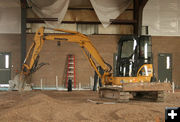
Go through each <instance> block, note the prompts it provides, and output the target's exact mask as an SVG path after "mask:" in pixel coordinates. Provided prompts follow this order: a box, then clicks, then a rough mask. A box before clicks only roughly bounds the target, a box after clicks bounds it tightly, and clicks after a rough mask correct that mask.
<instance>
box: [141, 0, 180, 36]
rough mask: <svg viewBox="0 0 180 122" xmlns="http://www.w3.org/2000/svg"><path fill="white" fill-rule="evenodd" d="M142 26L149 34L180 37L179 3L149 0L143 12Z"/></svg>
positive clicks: (176, 0) (170, 0)
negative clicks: (147, 28)
mask: <svg viewBox="0 0 180 122" xmlns="http://www.w3.org/2000/svg"><path fill="white" fill-rule="evenodd" d="M143 25H144V26H148V27H149V34H150V35H156V36H180V1H179V0H149V1H148V3H147V4H146V6H145V8H144V11H143Z"/></svg>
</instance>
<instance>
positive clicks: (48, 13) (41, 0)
mask: <svg viewBox="0 0 180 122" xmlns="http://www.w3.org/2000/svg"><path fill="white" fill-rule="evenodd" d="M28 2H29V4H30V5H31V6H32V10H33V11H34V12H35V13H36V14H37V15H38V16H39V17H41V18H58V22H46V24H47V25H48V26H49V27H57V26H58V25H59V24H60V23H61V21H62V20H63V18H64V16H65V14H66V11H67V8H68V5H69V0H29V1H28Z"/></svg>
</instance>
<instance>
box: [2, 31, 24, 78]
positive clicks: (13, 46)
mask: <svg viewBox="0 0 180 122" xmlns="http://www.w3.org/2000/svg"><path fill="white" fill-rule="evenodd" d="M20 50H21V49H20V34H0V52H10V53H11V59H12V62H11V64H12V66H11V78H13V77H14V76H15V74H16V70H20V59H21V57H20Z"/></svg>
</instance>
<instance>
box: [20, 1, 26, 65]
mask: <svg viewBox="0 0 180 122" xmlns="http://www.w3.org/2000/svg"><path fill="white" fill-rule="evenodd" d="M20 2H21V66H22V64H23V62H24V59H25V57H26V8H27V2H26V0H20Z"/></svg>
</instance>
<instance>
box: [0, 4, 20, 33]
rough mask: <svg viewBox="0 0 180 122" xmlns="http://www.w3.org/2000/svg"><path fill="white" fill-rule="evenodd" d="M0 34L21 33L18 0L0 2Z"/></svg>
mask: <svg viewBox="0 0 180 122" xmlns="http://www.w3.org/2000/svg"><path fill="white" fill-rule="evenodd" d="M0 33H21V6H20V1H19V0H0Z"/></svg>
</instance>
